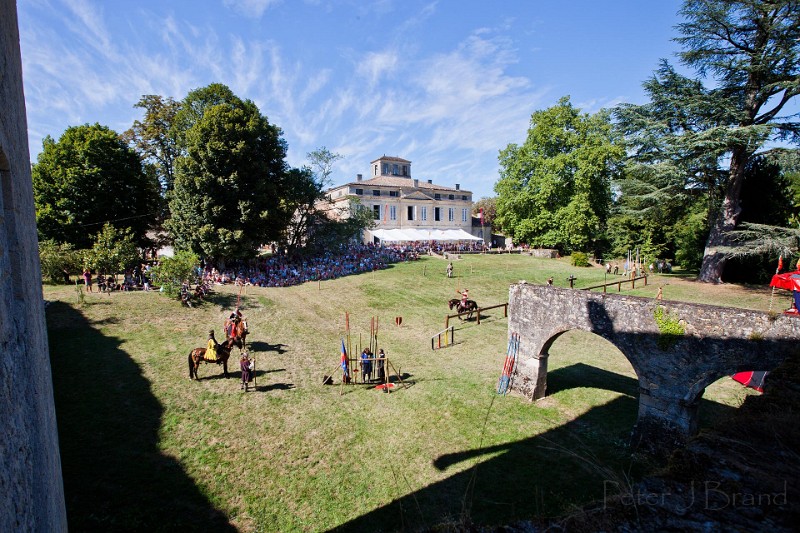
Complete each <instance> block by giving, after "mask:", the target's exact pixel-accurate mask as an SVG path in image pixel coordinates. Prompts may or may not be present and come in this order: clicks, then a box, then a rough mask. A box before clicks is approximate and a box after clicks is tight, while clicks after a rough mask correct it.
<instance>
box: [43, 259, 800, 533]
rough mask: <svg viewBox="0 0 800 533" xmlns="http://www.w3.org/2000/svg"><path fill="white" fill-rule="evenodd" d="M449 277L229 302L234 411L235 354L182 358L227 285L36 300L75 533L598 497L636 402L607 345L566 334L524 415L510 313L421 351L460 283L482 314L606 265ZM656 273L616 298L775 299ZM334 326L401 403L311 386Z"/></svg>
mask: <svg viewBox="0 0 800 533" xmlns="http://www.w3.org/2000/svg"><path fill="white" fill-rule="evenodd" d="M445 266H446V262H444V261H442V260H438V259H433V258H423V259H422V260H421V261H419V262H415V263H409V264H401V265H395V266H394V267H393V268H391V269H388V270H386V271H382V272H378V273H371V274H364V275H360V276H351V277H348V278H343V279H339V280H332V281H326V282H323V283H322V284H317V283H309V284H306V285H303V286H298V287H291V288H270V289H261V288H249V290H248V291H247V294H246V295H242V304H243V306H242V307H243V309H244V311H245V314H246V316H247V317H248V318H249V323H250V330H251V335H250V337H249V338H248V341H250V343H251V346H252V350H251V351H252V353H254V354H255V355H256V356H257V358H258V359H257V361H258V363H257V364H258V378H257V379H258V391H257V392H256V393H251V394H247V395H245V394H242V393H241V392H240V390H239V383H238V362H237V361H235V360H234V361H232V362H231V371H232V374H233V377H231V378H230V379H228V380H225V379H222V378H221V377H220V376H221V369H219V368H217V367H211V366H203V367H201V369H200V376H201V378H203V379H201V381H200V382H190V381H189V380H188V369H187V363H186V357H187V354H188V352H189V350H190V349H191V348H192V347H194V346H202V345H203V344H204V339H205V338H206V333H207V331H208V329H209V328H212V327H213V328H214V329H215V330H216V331H217V333H218V337H220V333H221V326H222V322H223V320H224V318H225V316H226V315H227V313H229V312H230V309H231V307H232V306H233V305H235V303H236V299H237V295H236V292H235V290H234V288H232V287H231V288H220V289H218V291H217V293H216V294H215V295H214V297H213V301H212V302H210V303H207V304H205V305H204V306H202V307H201V308H198V309H187V308H182V307H180V306H179V305H178V304H177V302H173V301H169V300H167V299H166V298H163V297H161V296H160V295H158V294H156V293H117V294H110V295H108V294H89V295H87V296H86V304H85V305H82V306H81V305H78V303H77V301H78V298H77V297H76V293H75V289H74V288H68V287H49V286H48V287H45V298H46V299H47V300H50V301H52V302H53V303H52V304H51V305H50V306H49V308H48V324H49V336H50V344H51V360H52V364H53V372H54V387H55V392H56V408H57V413H58V421H59V432H60V439H61V448H62V462H63V464H64V475H65V485H66V492H67V506H68V516H69V521H70V527H71V529H73V530H76V531H79V530H85V529H104V530H114V529H117V530H125V529H133V528H135V529H143V528H149V529H154V530H166V529H173V528H175V527H182V528H185V529H190V530H191V529H204V528H206V527H208V526H209V525H210V524H214V525H215V527H218V528H220V529H222V528H224V527H227V526H228V525H230V526H233V527H235V528H236V529H239V530H244V531H277V530H280V531H289V530H309V531H318V530H327V529H331V528H335V527H341V528H342V529H347V530H375V529H386V530H394V529H398V528H400V527H402V526H406V527H423V526H431V525H433V524H436V523H440V522H442V521H444V520H448V519H452V520H464V519H467V518H469V519H471V520H474V521H475V522H477V523H500V522H508V521H510V520H513V519H516V518H521V517H528V516H531V515H533V514H540V515H551V516H552V515H555V514H558V513H561V512H563V511H564V510H566V509H568V508H569V507H570V506H572V505H575V504H580V503H583V502H586V501H588V500H590V499H592V498H596V497H598V496H600V495H601V494H602V491H603V488H604V486H603V480H604V479H609V476H612V475H614V476H620V475H623V473H626V472H629V471H630V467H631V465H630V464H629V459H628V454H627V450H626V448H625V443H626V439H627V436H628V434H629V432H630V429H631V427H632V425H633V422H634V420H635V417H636V409H637V407H636V390H637V389H636V383H635V376H634V374H633V371H632V368H631V367H630V365H629V364H628V363H627V361H626V360H625V359H624V357H623V356H622V355H621V353H620V352H619V351H617V350H616V349H615V348H614V347H613V346H612V345H610V344H609V343H607V342H606V341H604V340H602V339H599V338H597V337H594V336H592V335H590V334H582V333H578V332H575V333H570V334H566V335H564V336H562V337H561V338H559V340H558V341H557V342H556V343H555V344H554V346H553V348H552V350H551V354H552V357H551V358H550V379H549V384H548V390H549V391H551V392H552V394H551V395H550V396H549V397H548V398H547V399H545V400H544V401H542V402H539V403H537V404H534V405H532V404H530V403H528V402H527V401H525V400H524V399H522V398H519V397H516V396H508V397H501V398H498V397H497V396H496V394H495V393H494V392H493V391H494V388H495V387H496V383H497V378H498V375H499V372H500V369H501V368H502V364H503V359H504V356H505V351H506V345H505V342H506V334H507V321H506V320H505V319H503V316H502V310H494V311H492V312H490V317H488V318H486V319H484V321H482V324H481V325H480V326H476V325H475V324H474V323H472V324H468V325H466V324H458V323H457V322H456V327H457V332H456V340H457V344H456V345H455V346H453V347H451V348H448V349H445V350H439V351H436V352H433V351H431V350H430V337H431V335H433V334H434V333H436V332H437V331H438V330H441V329H442V328H443V327H444V315H445V313H446V312H447V307H446V304H445V302H446V300H447V299H449V298H452V297H456V296H457V294H456V290H457V289H458V288H463V287H468V288H469V289H470V297H471V298H474V299H475V300H477V301H478V303H479V304H481V305H490V304H495V303H501V302H505V301H506V300H507V298H508V286H509V284H510V283H514V282H517V281H519V280H521V279H525V280H527V281H528V282H531V283H544V282H545V281H546V279H547V278H548V277H550V276H553V277H554V278H555V280H556V284H557V285H562V286H563V285H565V284H566V281H565V278H566V277H568V276H569V275H570V274H574V275H575V276H577V277H578V282H577V284H576V287H580V286H587V285H589V284H592V283H597V282H602V281H603V279H604V274H603V272H602V270H601V269H599V268H587V269H576V268H572V267H570V266H569V265H568V264H567V263H566V262H565V261H563V260H562V261H553V260H544V259H537V258H532V257H528V256H519V255H505V256H493V257H486V256H464V258H463V259H462V260H460V261H456V262H455V267H456V277H455V278H454V279H447V278H446V277H445V276H444V268H445ZM655 278H656V280H655V281H656V283H655V284H653V282H652V281H651V284H650V285H649V286H648V287H644V288H639V289H636V290H635V291H626V292H627V293H628V294H638V295H642V296H649V297H653V296H655V293H656V291H657V286H658V285H663V286H664V296H665V297H666V298H668V299H681V300H687V301H698V302H704V303H715V304H721V305H734V306H742V307H751V308H758V309H765V310H766V308H767V307H768V305H769V292H768V291H765V290H760V289H759V290H757V289H743V288H740V287H735V286H723V287H709V286H705V285H698V284H695V283H691V282H688V281H685V280H682V279H680V278H679V277H667V276H663V277H661V276H656V277H655ZM783 299H785V297H784V298H783ZM785 304H786V302H784V301H783V300H780V301H776V302H775V307H776V308H780V307H781V306H784V305H785ZM345 311H349V313H350V323H351V330H352V336H351V343H352V347H353V350H356V348H357V346H358V345H359V334H360V335H361V343H362V344H365V343H367V342H368V341H367V337H368V335H369V327H370V318H371V317H373V316H376V317H378V319H379V321H380V329H379V332H378V337H379V344H380V346H381V347H383V348H385V349H386V352H387V354H388V356H389V359H390V362H391V363H392V365H393V366H394V367H395V368H396V369H398V370H399V371H400V372H401V373H402V374H403V375H404V377H405V378H406V380H407V381H409V382H410V384H411V387H410V388H408V389H401V390H399V391H397V392H393V393H392V394H388V395H387V394H380V393H378V392H376V391H374V390H371V389H368V388H364V387H362V386H354V387H347V388H345V389H344V391H343V392H344V394H343V395H340V392H342V390H341V388H340V387H339V386H338V384H337V386H333V387H323V386H322V385H321V380H322V376H323V374H334V375H335V376H336V377H337V383H338V371H337V370H338V368H337V363H338V360H339V345H340V341H339V339H340V338H341V336H342V335H343V333H344V332H343V330H344V313H345ZM397 316H402V318H403V322H402V326H401V327H397V326H396V325H395V324H394V322H395V317H397ZM747 394H748V393H747V390H746V389H744V388H742V387H740V386H738V385H737V384H735V383H734V382H732V380H722V381H720V382H718V383H717V384H715V385H713V386H712V387H710V388H709V390H708V391H707V393H706V395H705V398H706V400H704V402H705V403H704V405H703V407H702V408H701V410H702V412H703V413H704V414H705V415H706V419H707V420H710V419H718V418H719V417H721V416H723V415H724V414H725V413H726V412H727V411H729V410H730V408H729V407H728V406H738V405H739V404H740V403H741V401H742V399H743V398H744V397H745V396H746V395H747ZM475 465H480V467H479V468H478V469H477V470H475V469H473V468H472V467H473V466H475ZM100 502H103V503H100Z"/></svg>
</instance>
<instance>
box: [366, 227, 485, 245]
mask: <svg viewBox="0 0 800 533" xmlns="http://www.w3.org/2000/svg"><path fill="white" fill-rule="evenodd" d="M372 236H373V238H377V239H379V240H381V241H382V242H415V241H482V240H483V239H481V238H480V237H476V236H474V235H470V234H469V233H467V232H466V231H464V230H463V229H417V228H403V229H376V230H372Z"/></svg>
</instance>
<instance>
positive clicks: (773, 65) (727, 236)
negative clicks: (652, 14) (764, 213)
mask: <svg viewBox="0 0 800 533" xmlns="http://www.w3.org/2000/svg"><path fill="white" fill-rule="evenodd" d="M680 13H681V15H682V16H683V17H684V19H685V22H683V23H681V24H679V25H678V30H679V32H680V34H681V36H680V37H678V38H677V39H676V41H678V42H679V43H681V44H682V45H683V48H684V51H683V52H681V53H680V54H679V57H680V60H681V62H682V63H683V65H685V66H686V67H688V68H689V69H694V71H695V72H696V73H697V75H698V79H696V80H689V79H688V78H681V77H679V76H677V75H668V76H660V77H659V76H657V77H656V78H654V80H652V81H651V84H652V91H651V92H654V93H657V94H659V95H660V99H661V101H662V102H665V103H668V104H669V105H665V106H663V107H658V113H657V114H649V113H648V112H647V111H648V110H647V109H646V108H641V109H636V108H631V109H629V111H640V113H638V117H635V118H636V120H638V121H639V122H638V124H637V122H635V121H632V122H630V123H629V124H628V126H630V129H631V130H633V131H638V132H639V133H640V134H644V135H643V136H642V137H640V138H639V139H638V140H637V142H639V143H640V146H646V145H647V142H648V138H647V134H648V132H650V131H654V130H655V131H659V127H660V125H666V126H667V129H666V130H660V131H666V134H667V136H668V138H667V139H666V140H665V142H664V144H665V145H667V146H670V147H671V148H680V149H681V150H682V153H683V154H685V155H687V156H689V158H690V159H694V161H695V163H697V162H701V161H702V162H703V164H702V165H700V167H701V169H702V170H703V171H706V170H713V169H716V168H720V167H721V166H722V165H723V164H726V165H727V169H726V171H725V173H724V174H723V175H722V178H721V179H720V180H719V189H718V190H719V202H718V203H717V202H715V201H714V198H713V196H710V197H709V205H715V204H716V205H718V207H717V208H716V209H715V212H714V213H713V216H712V217H711V218H712V220H711V223H710V228H709V233H708V240H707V241H706V245H705V251H704V254H703V262H702V266H701V269H700V274H699V277H698V279H700V280H701V281H706V282H718V281H720V280H721V276H722V272H723V268H724V265H725V261H726V259H727V257H729V255H730V254H729V253H728V248H730V247H731V246H732V245H733V242H732V238H733V237H732V235H733V231H734V230H735V228H736V225H737V223H738V221H739V218H740V215H741V205H740V199H741V191H742V185H743V183H744V179H745V176H746V170H747V168H748V163H749V162H750V160H751V159H752V158H753V157H754V156H756V155H758V154H759V152H760V151H761V150H763V149H764V148H765V146H766V145H768V143H769V142H770V141H774V140H784V141H791V142H795V143H796V142H797V141H798V139H799V137H798V132H800V128H798V123H797V121H796V120H795V118H796V117H794V116H788V117H786V116H781V113H782V111H783V110H784V108H785V107H786V104H787V103H788V102H790V101H791V100H792V99H793V98H794V97H795V96H797V94H798V93H800V76H799V74H800V3H798V2H797V1H796V0H685V2H684V4H683V8H682V9H681V11H680ZM661 70H662V73H666V72H667V71H670V70H671V68H670V67H669V66H668V65H667V64H666V63H663V64H662V69H661ZM672 74H674V73H672ZM704 81H707V82H708V88H707V87H706V86H705V85H703V82H704ZM630 115H632V116H633V115H636V113H630ZM676 161H677V160H676ZM678 163H679V165H678V166H681V165H680V161H678ZM688 169H689V172H688V174H687V175H688V176H692V177H694V176H696V175H697V174H695V173H694V172H692V171H691V165H689V166H688ZM713 174H714V172H713V171H712V172H710V173H706V174H705V176H704V177H701V179H700V181H704V180H705V182H706V184H705V187H706V190H707V191H708V194H709V195H713V194H715V192H716V190H715V189H716V188H715V187H714V185H715V183H717V182H716V176H714V175H713Z"/></svg>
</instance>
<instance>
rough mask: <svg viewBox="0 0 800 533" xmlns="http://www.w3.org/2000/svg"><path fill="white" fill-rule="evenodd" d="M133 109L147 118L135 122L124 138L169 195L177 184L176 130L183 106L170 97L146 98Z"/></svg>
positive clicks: (149, 95)
mask: <svg viewBox="0 0 800 533" xmlns="http://www.w3.org/2000/svg"><path fill="white" fill-rule="evenodd" d="M134 107H138V108H141V109H143V110H144V118H143V119H142V120H135V121H134V122H133V126H132V127H131V128H130V129H129V130H127V131H126V132H125V133H124V134H123V135H124V137H125V139H126V140H127V141H128V143H129V144H130V145H131V146H132V147H133V148H134V149H135V150H136V151H137V152H138V153H139V155H140V156H141V158H142V160H143V161H145V162H146V163H148V164H150V165H152V166H153V168H154V170H155V172H156V175H157V176H158V180H159V182H160V183H161V187H162V190H163V191H164V192H165V193H169V191H171V190H172V188H173V185H174V183H175V160H176V159H177V157H178V153H179V152H178V144H177V139H176V138H175V131H176V130H175V129H174V128H173V126H174V124H175V117H176V116H177V114H178V112H179V111H180V109H181V104H180V102H176V101H175V100H174V99H173V98H171V97H168V98H164V97H162V96H159V95H155V94H146V95H143V96H142V97H141V98H140V99H139V101H138V102H137V103H136V104H135V105H134Z"/></svg>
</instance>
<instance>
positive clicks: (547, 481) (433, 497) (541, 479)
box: [335, 363, 734, 532]
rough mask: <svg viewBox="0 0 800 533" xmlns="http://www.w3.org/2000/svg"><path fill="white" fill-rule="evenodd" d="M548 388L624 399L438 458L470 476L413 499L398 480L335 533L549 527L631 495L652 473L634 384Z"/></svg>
mask: <svg viewBox="0 0 800 533" xmlns="http://www.w3.org/2000/svg"><path fill="white" fill-rule="evenodd" d="M548 383H549V384H550V386H549V387H548V394H554V393H556V392H559V391H565V390H568V389H572V388H577V387H593V388H600V389H605V390H611V391H615V392H618V393H621V394H622V395H623V396H620V397H617V398H615V399H613V400H611V401H609V402H608V403H606V404H604V405H601V406H597V407H593V408H591V409H589V410H588V411H586V412H585V413H583V414H582V415H580V416H578V417H576V418H574V419H573V420H570V421H569V422H567V423H565V424H563V425H561V426H559V427H556V428H554V429H551V430H549V431H546V432H544V433H542V434H539V435H536V436H533V437H530V438H526V439H521V440H518V441H513V442H507V443H502V444H498V445H492V446H483V447H478V448H473V449H468V450H464V451H460V452H456V453H449V454H443V455H440V456H438V457H435V458H433V461H432V466H433V467H434V468H436V469H437V470H439V471H442V472H445V471H447V470H449V469H451V468H456V467H458V466H459V465H460V466H461V468H465V469H464V470H462V471H460V472H456V473H454V474H453V475H451V476H449V477H447V478H445V479H443V480H441V481H439V482H436V483H433V484H431V485H428V486H427V487H424V488H422V489H419V490H417V491H408V487H407V486H406V485H404V484H403V482H402V480H403V479H404V478H403V477H402V476H400V477H398V476H395V478H396V479H398V483H397V484H396V486H395V490H396V493H397V494H398V498H396V499H395V500H393V501H392V502H391V503H389V504H387V505H385V506H382V507H379V508H377V509H374V510H372V511H370V512H368V513H366V514H364V515H362V516H360V517H358V518H356V519H353V520H351V521H349V522H347V523H345V524H342V525H340V526H338V527H337V528H335V531H364V532H366V531H375V530H377V529H381V530H387V531H394V530H411V531H415V530H428V529H431V528H433V529H437V528H438V529H441V530H443V531H444V530H449V529H448V527H450V528H451V529H453V527H451V526H458V527H462V526H467V528H466V529H464V528H462V529H464V530H469V528H468V526H470V525H471V524H480V525H503V524H510V523H512V522H514V521H516V520H523V519H525V520H529V519H536V518H542V519H544V518H546V517H553V516H558V515H560V514H562V513H564V512H567V511H569V510H570V509H571V508H573V507H574V506H575V505H580V504H582V503H587V502H590V501H593V500H599V499H602V498H604V497H609V496H615V495H618V494H620V493H624V491H625V490H626V489H627V488H628V487H629V484H630V483H632V482H634V481H635V480H636V479H638V478H639V477H640V476H641V475H643V474H645V473H647V472H646V470H645V465H642V464H636V463H633V462H632V460H631V459H630V448H629V446H628V442H629V439H630V434H631V429H632V427H633V425H634V423H635V422H636V414H637V410H638V400H637V397H636V396H637V394H638V384H637V381H636V380H635V379H634V378H631V377H628V376H623V375H619V374H616V373H613V372H609V371H606V370H603V369H598V368H594V367H591V366H589V365H586V364H582V363H579V364H576V365H571V366H569V367H563V368H559V369H557V370H554V371H552V372H550V373H548ZM551 389H552V390H551ZM703 402H704V404H706V405H704V406H703V408H702V410H704V411H707V410H709V407H711V405H710V404H713V407H714V409H715V410H716V412H717V413H723V412H724V413H726V414H730V413H732V412H733V411H734V409H733V408H731V407H727V406H723V405H720V404H716V403H715V402H711V401H707V400H703ZM531 408H532V409H536V408H537V407H536V406H535V405H534V406H532V407H531ZM491 416H492V415H491V414H489V420H491ZM717 420H719V418H717ZM490 423H491V422H490ZM474 429H475V433H476V434H477V433H479V432H480V431H481V429H480V428H479V427H475V428H474ZM465 463H466V464H465ZM473 463H474V466H472V468H466V466H467V465H470V464H473ZM443 524H444V525H443ZM454 530H457V528H455V529H454Z"/></svg>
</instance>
